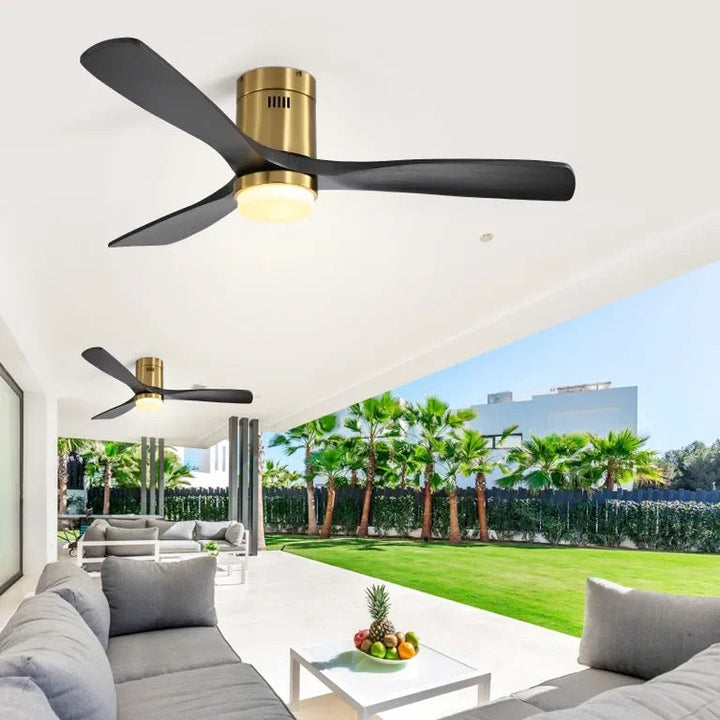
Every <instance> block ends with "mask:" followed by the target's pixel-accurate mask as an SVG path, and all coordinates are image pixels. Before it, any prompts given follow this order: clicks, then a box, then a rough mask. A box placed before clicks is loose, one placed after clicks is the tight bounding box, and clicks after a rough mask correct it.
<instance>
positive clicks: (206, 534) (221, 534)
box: [195, 520, 230, 540]
mask: <svg viewBox="0 0 720 720" xmlns="http://www.w3.org/2000/svg"><path fill="white" fill-rule="evenodd" d="M229 527H230V521H229V520H223V521H222V522H209V521H205V520H196V521H195V539H196V540H224V539H225V531H226V530H227V529H228V528H229Z"/></svg>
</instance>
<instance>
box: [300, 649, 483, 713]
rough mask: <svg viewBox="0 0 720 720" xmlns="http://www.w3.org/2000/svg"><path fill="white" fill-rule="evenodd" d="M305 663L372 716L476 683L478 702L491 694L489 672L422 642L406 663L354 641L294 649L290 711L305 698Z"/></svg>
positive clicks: (323, 679)
mask: <svg viewBox="0 0 720 720" xmlns="http://www.w3.org/2000/svg"><path fill="white" fill-rule="evenodd" d="M300 666H302V667H304V668H305V669H306V670H307V671H308V672H310V673H311V674H312V675H314V676H315V677H316V678H317V679H318V680H320V682H322V683H323V684H324V685H325V686H326V687H328V688H330V689H331V690H332V691H333V692H334V693H335V694H336V695H338V696H339V697H341V698H342V699H343V700H344V701H345V702H346V703H347V704H348V705H350V706H351V707H353V708H354V709H355V710H356V711H357V716H358V720H369V718H371V717H372V716H373V715H374V714H375V713H378V712H382V711H383V710H392V709H393V708H397V707H401V706H403V705H409V704H410V703H413V702H417V701H418V700H427V699H428V698H431V697H435V696H436V695H442V694H444V693H448V692H453V691H454V690H461V689H463V688H466V687H473V686H477V689H478V704H479V703H482V702H485V701H486V700H487V699H488V696H489V694H490V673H488V672H481V671H479V670H476V669H475V668H473V667H470V666H469V665H466V664H465V663H462V662H460V661H459V660H455V659H453V658H451V657H449V656H448V655H444V654H443V653H441V652H438V651H437V650H433V648H430V647H428V646H427V645H423V646H422V647H421V648H420V652H419V653H418V654H417V655H416V656H415V657H414V658H413V659H412V660H410V661H408V662H406V663H398V664H397V665H388V664H384V663H383V664H380V663H376V662H375V661H373V660H372V659H370V658H367V657H364V656H363V655H361V654H360V653H359V652H357V651H355V650H353V649H352V640H343V641H336V642H329V643H323V644H322V645H312V646H310V647H304V648H299V649H296V648H290V709H293V708H296V707H297V705H298V702H299V699H300Z"/></svg>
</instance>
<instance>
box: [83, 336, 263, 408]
mask: <svg viewBox="0 0 720 720" xmlns="http://www.w3.org/2000/svg"><path fill="white" fill-rule="evenodd" d="M82 356H83V357H84V358H85V360H87V361H88V362H89V363H90V364H91V365H93V366H94V367H96V368H97V369H98V370H100V371H102V372H104V373H105V374H106V375H110V377H113V378H115V379H116V380H119V381H120V382H121V383H124V384H125V385H127V386H128V387H129V388H130V389H131V390H132V391H133V396H132V397H131V398H130V399H129V400H127V401H126V402H124V403H122V404H121V405H117V406H115V407H113V408H110V409H109V410H105V412H101V413H99V414H98V415H95V416H94V417H93V418H92V419H93V420H112V419H113V418H116V417H120V416H121V415H124V414H125V413H126V412H130V410H132V409H133V408H137V409H138V410H146V411H147V410H159V409H160V408H162V405H163V402H164V401H165V400H194V401H195V402H216V403H217V402H219V403H251V402H252V401H253V394H252V393H251V392H250V391H249V390H232V389H224V388H188V389H187V390H168V389H166V388H164V387H163V361H162V360H160V358H153V357H142V358H139V359H138V360H137V362H136V363H135V374H134V375H133V374H132V373H131V372H130V371H129V370H128V369H127V368H126V367H125V366H124V365H123V364H122V363H121V362H120V361H119V360H117V359H116V358H114V357H113V356H112V355H111V354H110V353H109V352H108V351H107V350H105V349H104V348H101V347H91V348H88V349H87V350H83V353H82Z"/></svg>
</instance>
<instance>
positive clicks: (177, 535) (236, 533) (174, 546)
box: [78, 516, 248, 569]
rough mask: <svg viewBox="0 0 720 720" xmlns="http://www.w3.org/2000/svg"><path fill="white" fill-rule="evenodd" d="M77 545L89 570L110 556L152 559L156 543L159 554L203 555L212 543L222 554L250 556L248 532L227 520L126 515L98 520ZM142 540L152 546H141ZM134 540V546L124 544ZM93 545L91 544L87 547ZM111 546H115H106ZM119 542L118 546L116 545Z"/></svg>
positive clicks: (81, 557)
mask: <svg viewBox="0 0 720 720" xmlns="http://www.w3.org/2000/svg"><path fill="white" fill-rule="evenodd" d="M80 540H81V542H79V543H78V564H80V565H83V566H84V567H86V569H93V568H92V567H91V566H92V565H95V568H94V569H97V565H99V564H101V563H102V560H103V559H104V558H105V557H109V556H112V555H114V556H120V557H123V556H124V557H127V556H152V555H153V554H154V552H155V547H154V543H155V541H157V544H158V550H159V554H160V555H180V554H187V553H201V552H202V551H203V550H204V548H205V545H207V543H209V542H210V541H214V542H216V543H217V544H218V546H219V549H220V550H221V551H235V552H244V553H246V554H247V550H248V543H247V532H246V530H245V528H244V527H243V524H242V523H239V522H235V521H230V520H225V521H220V522H210V521H203V520H186V521H180V522H175V521H170V520H159V519H156V518H146V517H135V516H127V517H123V518H108V519H107V520H105V519H97V520H94V521H93V522H92V524H91V525H90V526H89V527H88V529H87V530H86V531H85V533H84V534H83V536H82V537H81V538H80ZM141 540H147V541H149V542H150V543H151V544H149V545H142V544H141V543H140V541H141ZM127 541H131V544H122V543H123V542H127ZM87 543H91V544H87ZM105 543H112V544H107V545H106V544H105ZM115 543H118V544H115Z"/></svg>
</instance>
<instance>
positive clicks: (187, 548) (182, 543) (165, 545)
mask: <svg viewBox="0 0 720 720" xmlns="http://www.w3.org/2000/svg"><path fill="white" fill-rule="evenodd" d="M199 552H202V545H200V543H199V542H197V541H196V540H161V541H160V554H161V555H172V554H173V553H199Z"/></svg>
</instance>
